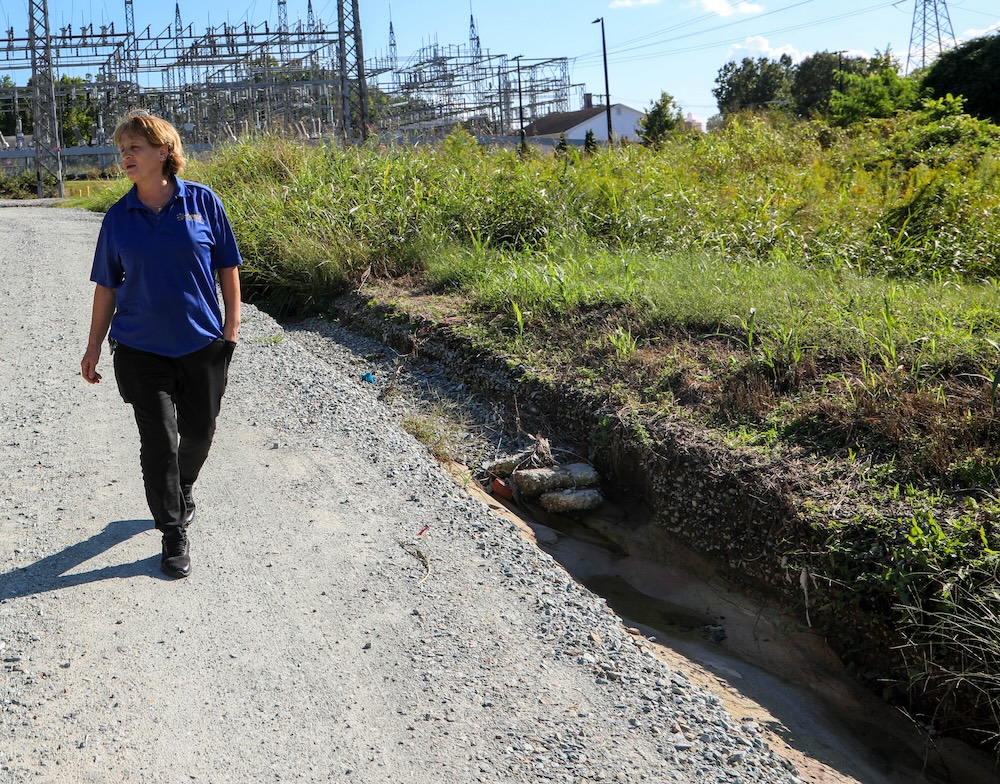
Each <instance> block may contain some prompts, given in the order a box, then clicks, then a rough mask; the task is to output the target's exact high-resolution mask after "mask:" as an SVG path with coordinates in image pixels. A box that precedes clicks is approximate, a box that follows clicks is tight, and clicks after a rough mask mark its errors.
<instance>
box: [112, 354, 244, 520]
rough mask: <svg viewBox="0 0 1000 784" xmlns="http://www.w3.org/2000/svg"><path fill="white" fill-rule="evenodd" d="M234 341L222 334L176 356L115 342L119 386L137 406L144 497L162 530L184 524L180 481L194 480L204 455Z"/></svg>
mask: <svg viewBox="0 0 1000 784" xmlns="http://www.w3.org/2000/svg"><path fill="white" fill-rule="evenodd" d="M235 345H236V344H235V343H227V342H226V341H224V340H222V339H221V338H220V339H219V340H215V341H213V342H212V343H209V344H208V345H207V346H206V347H205V348H203V349H201V350H200V351H195V352H194V353H193V354H187V355H185V356H183V357H176V358H173V357H164V356H160V355H159V354H150V353H149V352H147V351H139V350H137V349H134V348H129V347H128V346H124V345H122V344H120V343H119V344H117V345H116V346H115V348H114V366H115V379H116V380H117V382H118V391H119V392H120V393H121V396H122V398H123V399H124V400H125V402H126V403H131V404H132V409H133V411H134V412H135V421H136V424H137V425H138V426H139V462H140V464H141V466H142V481H143V484H144V485H145V487H146V501H147V503H148V504H149V511H150V512H151V513H152V515H153V520H154V521H155V523H156V527H157V528H159V529H160V530H164V529H167V528H171V527H178V526H183V525H184V524H185V523H184V520H185V515H186V510H185V505H184V498H183V496H182V493H181V486H182V485H191V484H194V482H195V480H196V479H197V478H198V473H199V471H201V467H202V465H204V463H205V460H206V459H207V458H208V450H209V448H210V447H211V446H212V437H213V436H214V435H215V419H216V417H218V415H219V409H220V408H221V407H222V395H223V393H224V392H225V391H226V382H227V381H228V379H229V362H230V360H231V359H232V356H233V349H234V347H235Z"/></svg>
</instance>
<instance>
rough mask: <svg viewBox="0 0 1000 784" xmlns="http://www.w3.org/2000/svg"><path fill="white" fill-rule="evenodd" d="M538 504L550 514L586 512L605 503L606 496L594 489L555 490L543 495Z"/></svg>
mask: <svg viewBox="0 0 1000 784" xmlns="http://www.w3.org/2000/svg"><path fill="white" fill-rule="evenodd" d="M538 502H539V503H540V504H541V505H542V506H543V507H545V508H546V509H547V510H548V511H550V512H585V511H587V510H588V509H596V508H597V507H599V506H600V505H601V504H602V503H604V496H603V495H601V491H600V490H598V489H596V488H593V487H591V488H586V489H583V490H574V489H570V490H553V491H550V492H548V493H542V495H541V496H540V497H539V499H538Z"/></svg>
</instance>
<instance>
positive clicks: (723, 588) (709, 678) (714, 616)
mask: <svg viewBox="0 0 1000 784" xmlns="http://www.w3.org/2000/svg"><path fill="white" fill-rule="evenodd" d="M486 499H487V501H488V503H489V504H490V505H491V506H492V507H493V508H494V509H495V510H497V511H498V512H499V513H502V514H506V515H507V516H509V517H510V518H511V519H513V520H514V521H515V522H517V523H518V525H519V526H520V527H521V529H522V531H523V532H524V535H525V536H526V537H527V538H529V539H531V540H532V541H534V542H536V543H537V544H538V546H539V547H540V548H541V549H543V550H545V551H546V552H547V553H549V554H550V555H552V556H553V557H554V558H555V559H556V560H557V561H559V562H560V563H561V564H562V565H563V567H564V568H565V569H566V570H567V572H569V573H570V574H571V575H572V576H573V577H574V578H575V579H576V580H577V581H579V582H581V583H582V584H584V585H586V586H587V587H588V588H589V589H590V590H591V591H593V592H594V593H595V594H597V595H599V596H601V597H603V598H604V599H605V600H606V601H607V603H608V605H609V606H610V607H611V608H612V609H613V610H614V611H615V612H616V613H617V614H618V615H619V616H620V617H621V618H622V619H623V620H624V622H625V623H626V625H628V626H630V627H632V631H633V633H634V634H636V635H637V636H642V637H644V638H645V639H646V640H648V641H649V643H650V645H651V649H652V650H653V651H654V653H656V655H657V656H659V657H660V658H662V659H663V660H665V661H666V663H667V664H668V665H669V666H671V667H674V668H675V669H678V670H680V671H682V672H684V673H685V674H686V675H687V676H688V677H689V678H691V679H692V680H693V681H695V682H697V683H699V684H701V685H703V686H705V687H706V688H708V689H710V690H711V691H713V692H715V693H716V694H717V695H718V696H719V697H720V698H721V699H722V700H723V701H724V703H725V704H726V706H727V708H728V709H729V711H730V712H731V713H732V714H733V715H734V716H735V717H736V718H738V719H742V718H750V719H752V720H754V721H756V722H757V723H758V724H759V725H761V726H762V727H763V728H764V729H765V730H766V731H767V732H768V734H769V736H770V742H771V744H772V747H773V748H774V749H775V750H776V751H778V753H780V754H782V755H783V756H786V757H788V758H789V759H791V761H792V762H793V763H794V764H795V765H796V766H797V767H798V769H799V771H800V775H801V777H802V779H803V780H804V781H807V782H814V783H816V784H997V782H998V781H1000V768H998V767H997V766H996V763H995V761H994V760H993V759H992V758H991V757H990V756H989V755H987V754H984V753H981V752H978V751H976V750H974V749H972V748H970V747H968V746H967V745H965V744H962V743H959V742H957V741H953V740H948V739H936V740H933V741H932V740H929V739H928V737H927V734H926V733H925V732H923V731H922V729H921V728H920V727H918V726H916V725H915V724H914V723H913V722H912V721H910V720H909V719H908V718H907V717H906V716H905V715H904V714H902V713H901V712H900V711H898V710H896V709H894V708H892V707H891V706H889V705H887V704H886V703H884V702H882V701H881V700H879V699H878V698H877V697H876V696H875V695H873V694H872V693H871V692H869V691H868V690H866V689H865V688H863V687H862V686H860V685H859V684H858V683H857V682H856V681H855V680H854V679H853V678H852V677H851V676H850V675H849V674H848V673H847V672H846V670H845V669H844V667H843V666H842V665H841V663H840V662H839V660H838V659H837V657H836V656H835V655H834V653H833V652H832V650H831V649H830V648H829V646H828V645H827V644H826V643H825V641H824V640H823V638H822V637H821V636H820V635H819V634H817V633H816V632H814V631H813V630H811V629H810V627H809V626H808V623H807V622H806V619H805V618H802V617H797V616H795V615H793V614H791V612H790V611H786V610H783V609H782V608H775V607H770V606H766V605H764V604H762V603H760V602H758V601H755V600H754V599H753V598H751V597H748V596H746V595H745V594H743V593H741V592H739V591H737V590H734V589H733V588H732V587H731V586H729V585H727V584H726V583H725V582H724V581H723V580H722V579H721V578H720V577H719V576H718V574H716V573H715V571H714V570H713V569H712V568H711V567H710V566H709V565H708V564H707V563H706V562H704V560H703V559H700V558H699V557H698V556H697V555H696V554H695V553H693V552H691V551H689V550H687V549H685V548H683V547H682V546H680V545H678V546H677V547H676V552H675V554H674V557H673V558H672V559H671V561H670V562H669V563H660V562H653V561H650V560H647V559H644V558H642V557H641V555H637V554H635V553H629V552H626V551H625V549H623V547H622V546H620V545H617V544H615V543H613V542H611V541H609V540H607V539H605V538H604V537H602V536H601V535H600V534H599V533H596V531H600V530H608V528H609V525H610V526H619V527H622V526H621V523H622V522H623V521H624V520H626V518H627V524H626V525H625V526H624V527H626V528H627V527H630V526H635V525H636V521H635V519H634V516H635V515H642V514H644V513H643V512H642V510H640V509H634V510H632V509H630V510H624V509H622V508H616V507H612V506H610V505H608V504H605V505H604V506H603V507H602V509H601V510H600V513H599V514H600V515H601V517H600V518H594V517H592V518H590V519H588V518H582V519H577V520H574V519H571V518H567V517H561V516H556V515H548V514H547V513H545V512H544V510H541V509H540V508H534V507H530V508H528V509H524V508H516V509H515V508H514V507H508V506H504V505H502V504H501V503H500V502H499V501H498V500H497V499H494V498H492V497H490V496H486ZM640 524H641V523H640Z"/></svg>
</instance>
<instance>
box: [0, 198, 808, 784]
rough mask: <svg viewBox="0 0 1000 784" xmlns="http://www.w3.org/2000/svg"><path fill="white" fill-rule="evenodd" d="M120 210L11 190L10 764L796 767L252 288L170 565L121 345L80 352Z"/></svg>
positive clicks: (418, 775)
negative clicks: (462, 479) (118, 384)
mask: <svg viewBox="0 0 1000 784" xmlns="http://www.w3.org/2000/svg"><path fill="white" fill-rule="evenodd" d="M99 223H100V216H97V215H91V214H88V213H85V212H82V211H78V210H57V209H50V208H45V207H38V206H32V207H16V208H11V207H8V208H0V239H2V242H0V270H2V275H3V279H4V284H3V288H2V291H0V314H2V316H0V318H2V329H0V356H2V357H3V371H4V380H3V383H2V385H0V661H2V663H3V686H2V689H3V690H2V699H3V702H2V705H0V782H4V783H5V784H6V783H8V782H10V783H16V784H21V782H28V781H31V782H35V781H39V782H58V783H59V784H64V783H65V782H102V783H104V782H144V783H148V782H157V783H159V782H181V781H185V782H187V781H201V782H220V783H222V784H233V783H236V782H285V781H299V782H342V781H359V782H366V783H367V782H394V783H398V782H407V783H409V782H412V783H414V784H424V783H426V784H432V783H433V784H448V783H449V782H454V783H456V784H458V783H464V782H474V781H483V782H542V781H556V782H612V781H615V782H617V781H622V782H624V781H628V782H636V781H657V782H671V781H676V782H685V783H687V784H706V783H711V782H734V781H739V782H742V783H743V784H753V782H768V783H770V782H775V783H778V782H780V783H781V784H788V783H789V782H793V781H795V780H796V778H795V777H794V776H793V774H792V773H791V772H790V771H789V766H788V765H787V764H786V763H784V762H783V760H781V759H779V758H777V757H776V756H775V755H774V754H773V753H772V752H771V751H770V750H769V749H768V748H767V747H766V745H765V744H764V742H763V741H762V740H761V737H760V733H759V728H758V727H757V726H756V725H755V724H754V723H753V722H751V721H742V720H741V719H740V717H738V716H737V717H733V716H731V715H729V714H727V713H725V712H724V710H723V709H722V708H721V707H720V704H719V700H718V699H717V698H716V697H714V696H712V695H710V694H709V693H708V692H706V691H703V690H702V689H700V688H698V687H696V686H694V685H692V683H691V682H690V681H689V680H688V679H687V678H686V677H684V676H683V675H680V674H678V673H677V672H674V671H672V670H671V669H669V668H668V667H667V666H666V665H664V664H663V663H662V662H661V661H659V660H658V659H657V658H656V657H655V656H654V655H653V654H652V653H651V652H650V651H649V650H648V647H647V644H646V643H645V642H644V641H643V640H641V638H636V637H635V636H633V635H631V634H629V633H628V632H627V631H626V630H625V629H624V627H623V626H622V624H621V622H620V621H619V620H618V619H617V617H616V616H614V615H613V614H612V613H611V612H610V611H609V610H608V609H607V607H606V606H605V604H604V603H603V601H602V600H600V599H597V598H596V597H594V596H593V595H591V594H590V593H589V592H587V591H586V590H584V589H582V588H581V587H580V586H579V585H578V584H577V583H576V582H575V581H573V580H572V579H571V578H569V577H568V575H567V574H566V572H565V571H563V570H562V568H561V567H560V566H559V565H558V564H557V563H556V562H555V561H553V560H552V559H551V558H549V557H548V556H546V555H545V554H544V553H540V552H539V551H538V550H537V549H535V548H533V547H531V546H530V545H529V544H527V543H525V542H524V541H523V540H522V539H521V538H520V537H519V535H518V533H517V530H516V528H515V526H513V525H512V524H511V523H510V522H509V521H505V520H503V519H501V518H500V517H497V516H495V515H494V514H492V513H491V512H490V511H489V510H488V509H487V508H486V506H485V505H484V504H482V503H481V502H479V501H475V500H472V499H471V498H469V497H468V495H467V494H465V493H464V492H462V491H461V490H460V489H459V488H458V487H456V485H455V484H454V482H453V481H452V480H450V479H449V478H447V477H445V476H444V475H443V474H442V472H441V471H440V470H439V468H438V467H437V466H436V464H434V462H433V461H432V460H431V459H430V458H429V457H428V456H427V454H426V452H425V450H424V449H423V448H422V447H420V446H419V445H418V444H416V443H415V442H414V441H413V440H412V439H410V438H409V437H408V436H406V435H405V434H404V433H403V432H402V431H401V430H400V428H399V427H398V426H397V425H396V424H395V423H394V419H393V417H392V416H391V415H390V414H389V413H388V412H387V410H386V409H383V408H382V406H381V404H380V403H379V402H378V400H377V395H376V394H375V393H374V391H373V390H372V389H371V388H370V385H366V384H365V383H364V382H362V381H361V380H360V379H359V377H358V375H360V374H357V375H355V374H351V373H347V372H343V370H342V369H337V368H334V367H332V366H330V365H328V364H326V363H324V362H322V361H321V360H319V359H317V358H316V357H314V356H313V355H312V354H310V353H309V352H307V351H305V350H304V349H303V348H302V347H301V346H299V345H298V344H297V343H296V342H295V341H294V340H291V339H288V338H287V337H286V336H285V335H284V334H283V332H282V330H281V329H280V328H279V327H278V326H277V325H276V324H275V323H274V322H273V321H272V320H270V319H269V318H268V317H266V316H264V315H262V314H259V313H258V312H256V311H255V310H254V309H252V308H248V313H247V318H246V320H245V324H244V329H243V331H242V334H241V338H242V339H241V345H240V347H239V349H238V350H237V355H236V359H235V360H234V365H233V369H232V375H231V384H230V390H229V394H228V396H227V398H226V401H225V403H224V408H223V413H222V417H221V419H220V426H219V432H218V435H217V439H216V444H215V447H214V449H213V453H212V455H211V457H210V458H209V463H208V465H207V466H206V468H205V470H204V472H203V475H202V478H201V480H200V482H199V484H198V487H197V488H196V498H197V502H198V519H197V520H196V522H195V524H194V526H193V528H192V531H191V533H192V558H193V574H192V576H191V577H190V578H188V579H186V580H181V581H171V580H167V579H165V578H163V577H162V576H161V575H160V572H159V568H158V558H159V538H158V535H157V534H156V533H155V531H153V530H152V523H151V521H150V519H149V515H148V511H147V509H146V506H145V502H144V498H143V492H142V486H141V481H140V477H139V469H138V454H137V452H138V439H137V436H136V433H135V426H134V423H133V421H132V417H131V410H130V409H129V408H128V407H127V406H125V405H124V404H123V403H122V402H121V400H120V398H119V396H118V394H117V390H116V388H115V385H114V380H113V375H114V374H113V372H112V370H111V367H110V361H109V357H108V356H105V357H104V358H103V362H102V368H101V369H102V370H103V373H104V377H105V380H104V383H102V384H100V385H97V386H93V387H91V386H88V385H86V384H84V383H83V381H82V380H81V379H80V376H79V360H80V357H81V356H82V351H83V348H84V343H85V339H86V333H87V328H88V324H89V309H90V300H91V294H92V286H91V284H90V283H89V282H88V280H87V278H88V275H89V269H90V260H91V257H92V253H93V246H94V242H95V239H96V236H97V231H98V227H99Z"/></svg>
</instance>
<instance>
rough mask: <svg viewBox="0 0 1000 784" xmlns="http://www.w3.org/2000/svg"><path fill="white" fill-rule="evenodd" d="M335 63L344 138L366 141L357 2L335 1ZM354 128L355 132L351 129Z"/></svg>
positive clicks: (365, 114) (363, 66) (366, 113)
mask: <svg viewBox="0 0 1000 784" xmlns="http://www.w3.org/2000/svg"><path fill="white" fill-rule="evenodd" d="M337 30H338V39H337V60H338V61H339V64H340V99H341V102H342V111H343V118H344V128H343V131H344V136H345V137H346V138H348V139H350V138H354V137H355V136H359V137H360V138H361V139H367V138H368V84H367V82H366V79H365V53H364V47H363V45H362V40H361V15H360V14H359V13H358V0H337ZM354 125H357V129H355V128H353V126H354Z"/></svg>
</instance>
